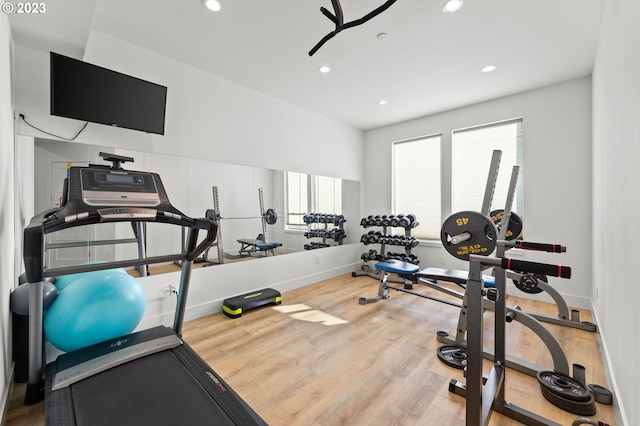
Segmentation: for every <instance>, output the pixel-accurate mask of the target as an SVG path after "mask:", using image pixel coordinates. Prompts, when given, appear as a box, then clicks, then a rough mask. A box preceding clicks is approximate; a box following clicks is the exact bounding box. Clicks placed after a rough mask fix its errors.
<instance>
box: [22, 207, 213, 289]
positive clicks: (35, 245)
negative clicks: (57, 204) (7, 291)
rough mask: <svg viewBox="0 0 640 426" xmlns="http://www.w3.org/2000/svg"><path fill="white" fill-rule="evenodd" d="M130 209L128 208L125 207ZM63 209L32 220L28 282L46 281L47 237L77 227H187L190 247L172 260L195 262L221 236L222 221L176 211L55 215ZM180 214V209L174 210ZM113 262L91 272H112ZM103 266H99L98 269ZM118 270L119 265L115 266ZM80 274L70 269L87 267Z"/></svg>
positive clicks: (26, 233)
mask: <svg viewBox="0 0 640 426" xmlns="http://www.w3.org/2000/svg"><path fill="white" fill-rule="evenodd" d="M124 209H126V208H124ZM58 211H59V210H57V209H54V210H48V211H46V212H43V213H40V214H38V215H36V216H34V217H33V218H32V219H31V222H30V223H29V225H27V227H26V228H25V229H24V245H23V258H24V263H25V273H26V276H27V282H39V281H42V280H43V279H44V277H45V276H46V275H45V270H44V268H43V265H44V262H43V260H44V252H45V246H44V242H45V238H44V236H45V235H46V234H49V233H53V232H57V231H60V230H63V229H67V228H72V227H76V226H83V225H93V224H97V223H104V222H161V223H168V224H172V225H178V226H183V227H185V228H188V229H189V234H190V235H192V237H191V238H190V239H189V240H188V244H187V246H186V247H185V252H184V253H182V254H179V255H167V256H169V257H171V258H178V259H183V260H186V261H191V260H195V259H196V258H197V257H198V255H200V254H201V253H202V252H204V251H205V250H206V249H207V247H209V246H210V245H211V244H212V243H213V242H214V241H215V239H216V236H217V233H218V222H216V221H215V220H211V219H206V218H202V219H193V218H190V217H188V216H185V215H183V214H177V213H173V212H167V211H160V210H157V211H155V212H156V214H155V215H154V216H148V217H142V218H136V219H132V220H129V219H124V218H118V219H111V220H110V219H108V218H107V219H105V218H104V217H103V216H101V215H100V213H99V212H97V211H96V212H91V213H86V214H82V213H80V214H77V215H73V216H72V217H69V216H67V217H62V218H59V217H57V216H56V215H55V213H56V212H58ZM174 211H176V212H177V210H174ZM200 230H202V231H206V233H207V234H206V236H205V239H204V240H203V241H202V242H201V243H200V244H197V240H198V238H197V237H198V234H199V231H200ZM167 256H161V257H158V258H157V259H155V261H154V258H149V259H148V261H146V262H145V263H146V264H150V263H159V262H162V261H166V258H167ZM114 263H117V265H118V266H117V267H126V266H137V265H139V264H140V259H131V260H130V263H129V262H128V261H118V262H114ZM110 264H111V262H108V263H102V264H97V265H96V266H95V267H94V269H91V270H100V269H108V268H109V266H110ZM98 265H99V266H98ZM111 267H115V266H111ZM78 268H80V269H82V270H80V269H78V270H77V271H74V270H73V267H72V268H70V269H69V270H70V271H71V272H68V273H75V272H83V271H86V270H87V268H86V265H84V266H83V267H82V268H81V267H78Z"/></svg>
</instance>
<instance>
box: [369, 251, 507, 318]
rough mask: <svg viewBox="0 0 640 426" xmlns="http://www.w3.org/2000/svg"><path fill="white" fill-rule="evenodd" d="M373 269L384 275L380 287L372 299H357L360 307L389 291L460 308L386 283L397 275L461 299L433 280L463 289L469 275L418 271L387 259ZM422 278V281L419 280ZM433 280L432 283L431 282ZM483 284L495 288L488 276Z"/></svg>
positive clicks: (409, 288)
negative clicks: (390, 277)
mask: <svg viewBox="0 0 640 426" xmlns="http://www.w3.org/2000/svg"><path fill="white" fill-rule="evenodd" d="M375 268H376V269H377V270H378V271H382V272H383V273H384V275H383V276H382V279H381V280H380V286H379V287H378V295H377V296H374V297H369V298H367V297H361V298H359V299H358V303H360V304H361V305H366V304H367V303H373V302H378V301H380V300H382V299H387V298H388V297H389V290H390V289H392V290H396V291H401V292H403V293H409V294H413V295H414V296H418V297H422V298H425V299H430V300H434V301H436V302H440V303H444V304H447V305H450V306H455V307H458V308H460V307H461V305H459V304H457V303H453V302H449V301H448V300H443V299H439V298H437V297H433V296H428V295H426V294H422V293H418V292H415V291H413V287H412V285H411V284H409V285H405V286H404V288H403V287H396V286H392V285H390V284H389V283H388V279H389V276H390V274H397V275H398V276H400V277H401V278H403V279H405V280H408V281H410V282H412V283H414V284H416V283H420V284H424V285H426V286H427V287H431V288H434V289H436V290H439V291H442V292H444V293H446V294H449V295H450V296H454V297H457V298H459V299H462V298H463V297H464V295H463V294H461V293H458V292H455V291H453V290H449V289H447V288H445V287H441V286H439V285H437V284H436V283H435V280H445V281H450V282H453V283H455V284H458V285H460V286H462V287H464V283H466V281H467V278H468V276H469V273H468V272H467V271H458V270H449V269H438V268H426V269H423V270H420V268H419V267H418V265H414V264H413V263H409V262H403V261H401V260H397V259H387V260H385V261H383V262H378V263H376V264H375ZM421 278H422V279H421ZM431 280H433V281H431ZM483 282H484V285H485V287H493V286H495V278H494V277H492V276H490V275H484V276H483Z"/></svg>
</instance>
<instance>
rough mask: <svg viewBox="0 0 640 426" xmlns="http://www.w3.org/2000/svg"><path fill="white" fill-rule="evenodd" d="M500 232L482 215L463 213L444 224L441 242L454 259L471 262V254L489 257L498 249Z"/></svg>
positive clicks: (449, 218) (472, 212)
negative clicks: (497, 242) (497, 241)
mask: <svg viewBox="0 0 640 426" xmlns="http://www.w3.org/2000/svg"><path fill="white" fill-rule="evenodd" d="M497 238H498V230H497V229H496V226H495V225H494V223H493V222H492V221H491V219H489V218H488V217H487V216H485V215H483V214H482V213H478V212H474V211H462V212H458V213H455V214H452V215H451V216H449V217H448V218H447V219H446V220H445V221H444V223H443V224H442V229H441V230H440V240H441V241H442V245H443V246H444V248H445V250H447V251H448V252H449V254H451V255H452V256H453V257H457V258H458V259H462V260H469V255H470V254H477V255H480V256H489V255H490V254H491V253H493V250H494V249H495V248H496V240H497Z"/></svg>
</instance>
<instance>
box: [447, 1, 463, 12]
mask: <svg viewBox="0 0 640 426" xmlns="http://www.w3.org/2000/svg"><path fill="white" fill-rule="evenodd" d="M462 3H463V0H447V1H446V2H445V3H444V4H443V5H442V11H443V12H445V13H453V12H455V11H457V10H459V9H460V8H461V7H462Z"/></svg>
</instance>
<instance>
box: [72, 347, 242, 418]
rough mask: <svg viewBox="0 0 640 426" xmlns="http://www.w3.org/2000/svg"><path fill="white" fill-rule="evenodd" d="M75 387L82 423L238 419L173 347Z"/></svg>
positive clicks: (73, 394)
mask: <svg viewBox="0 0 640 426" xmlns="http://www.w3.org/2000/svg"><path fill="white" fill-rule="evenodd" d="M150 358H153V360H152V361H151V359H150ZM71 393H72V397H73V405H74V406H75V407H76V421H77V423H78V424H79V425H95V426H100V425H105V426H107V425H109V426H113V425H136V426H139V425H145V424H148V425H160V424H174V425H178V424H183V425H193V426H196V425H212V424H216V425H218V424H219V425H233V424H234V422H233V421H231V419H229V417H228V416H227V415H226V414H225V412H224V411H223V410H222V409H221V408H220V407H219V406H218V405H217V404H212V403H211V397H209V395H208V394H207V392H206V391H205V390H204V389H203V388H202V386H200V385H199V384H198V382H197V381H196V380H195V379H194V378H193V376H192V375H191V374H190V373H189V372H188V371H187V369H186V368H185V366H184V365H183V364H182V363H181V362H180V361H179V360H178V359H177V358H176V357H175V355H174V354H173V353H172V352H171V351H162V352H159V353H157V354H154V355H150V356H148V357H145V358H141V359H137V360H134V361H131V362H128V363H126V364H123V365H120V366H118V367H116V368H112V369H110V370H107V371H104V372H102V373H100V374H97V375H95V376H93V377H91V378H90V379H86V380H82V381H80V382H78V383H76V384H74V385H72V386H71ZM78 407H80V409H79V408H78Z"/></svg>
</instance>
